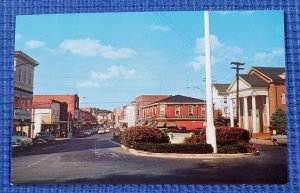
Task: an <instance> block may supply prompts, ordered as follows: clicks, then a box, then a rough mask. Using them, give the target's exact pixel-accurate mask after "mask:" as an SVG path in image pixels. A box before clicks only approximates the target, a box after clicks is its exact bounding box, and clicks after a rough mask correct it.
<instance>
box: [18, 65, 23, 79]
mask: <svg viewBox="0 0 300 193" xmlns="http://www.w3.org/2000/svg"><path fill="white" fill-rule="evenodd" d="M21 73H22V71H21V68H20V69H19V74H18V75H19V82H20V81H21Z"/></svg>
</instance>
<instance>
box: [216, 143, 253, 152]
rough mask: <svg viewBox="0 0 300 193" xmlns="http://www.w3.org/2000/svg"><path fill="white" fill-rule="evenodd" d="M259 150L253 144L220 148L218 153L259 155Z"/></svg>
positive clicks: (221, 146) (222, 146)
mask: <svg viewBox="0 0 300 193" xmlns="http://www.w3.org/2000/svg"><path fill="white" fill-rule="evenodd" d="M257 152H258V148H257V147H256V146H255V145H254V144H251V143H239V144H234V145H220V146H218V153H257Z"/></svg>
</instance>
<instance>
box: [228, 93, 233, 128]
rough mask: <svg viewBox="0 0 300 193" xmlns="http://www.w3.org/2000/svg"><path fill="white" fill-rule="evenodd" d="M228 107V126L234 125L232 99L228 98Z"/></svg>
mask: <svg viewBox="0 0 300 193" xmlns="http://www.w3.org/2000/svg"><path fill="white" fill-rule="evenodd" d="M229 108H230V112H229V114H230V127H234V114H233V99H232V98H230V99H229Z"/></svg>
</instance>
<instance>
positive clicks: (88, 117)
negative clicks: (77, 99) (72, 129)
mask: <svg viewBox="0 0 300 193" xmlns="http://www.w3.org/2000/svg"><path fill="white" fill-rule="evenodd" d="M78 124H79V128H80V129H90V128H93V127H95V126H96V125H97V120H96V116H95V115H94V114H93V111H92V108H80V109H79V111H78Z"/></svg>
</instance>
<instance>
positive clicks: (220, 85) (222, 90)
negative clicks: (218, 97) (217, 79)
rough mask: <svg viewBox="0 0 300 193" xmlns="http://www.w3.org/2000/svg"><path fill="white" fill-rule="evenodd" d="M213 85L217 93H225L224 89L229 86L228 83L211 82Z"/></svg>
mask: <svg viewBox="0 0 300 193" xmlns="http://www.w3.org/2000/svg"><path fill="white" fill-rule="evenodd" d="M213 86H214V87H215V88H216V89H217V91H218V92H219V93H226V90H227V89H228V87H229V86H230V84H213Z"/></svg>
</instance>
